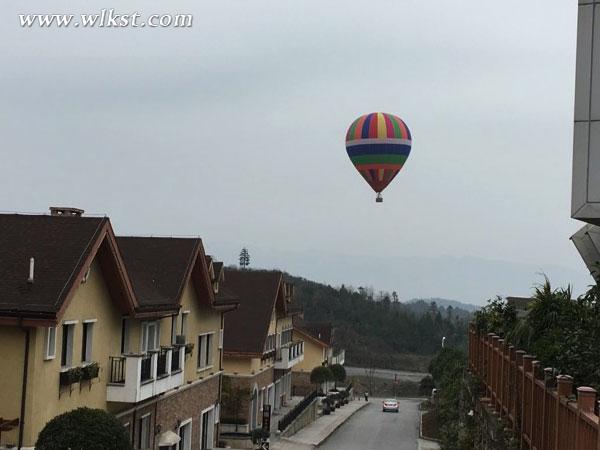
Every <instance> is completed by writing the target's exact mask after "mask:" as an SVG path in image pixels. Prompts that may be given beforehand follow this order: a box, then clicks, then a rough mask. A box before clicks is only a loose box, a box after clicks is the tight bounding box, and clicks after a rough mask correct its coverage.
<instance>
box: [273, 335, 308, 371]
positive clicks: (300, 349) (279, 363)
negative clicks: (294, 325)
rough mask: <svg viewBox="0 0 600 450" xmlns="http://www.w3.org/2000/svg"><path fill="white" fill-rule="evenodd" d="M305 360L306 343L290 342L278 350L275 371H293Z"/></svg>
mask: <svg viewBox="0 0 600 450" xmlns="http://www.w3.org/2000/svg"><path fill="white" fill-rule="evenodd" d="M303 360H304V342H303V341H297V342H288V343H287V344H284V345H282V346H281V348H279V349H278V351H277V355H276V358H275V369H291V368H292V367H293V366H295V365H296V364H298V363H299V362H300V361H303Z"/></svg>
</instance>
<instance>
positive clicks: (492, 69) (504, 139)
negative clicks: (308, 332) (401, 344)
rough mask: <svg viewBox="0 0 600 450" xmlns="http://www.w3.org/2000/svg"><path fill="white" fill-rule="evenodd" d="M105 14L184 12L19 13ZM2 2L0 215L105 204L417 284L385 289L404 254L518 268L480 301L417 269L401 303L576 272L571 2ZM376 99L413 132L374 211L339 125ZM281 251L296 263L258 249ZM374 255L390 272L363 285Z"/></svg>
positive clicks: (128, 219) (119, 220) (154, 228)
mask: <svg viewBox="0 0 600 450" xmlns="http://www.w3.org/2000/svg"><path fill="white" fill-rule="evenodd" d="M36 5H38V6H36ZM102 8H116V12H120V13H131V12H136V11H138V12H140V13H141V14H142V16H144V15H149V14H167V13H171V14H172V13H191V14H193V15H194V22H193V27H192V28H187V29H173V28H169V29H149V28H144V29H141V28H138V29H131V28H129V29H106V28H104V29H83V28H77V29H75V28H71V29H24V28H21V27H20V26H19V21H18V14H24V13H72V14H81V13H97V12H99V11H100V10H101V9H102ZM2 9H3V11H2V14H1V15H0V136H1V141H0V142H1V144H0V153H1V156H2V159H1V164H0V177H1V179H2V186H3V189H2V190H1V191H0V209H2V210H6V211H40V212H42V211H46V209H47V207H48V206H49V205H51V204H52V205H54V204H61V205H73V206H78V207H81V208H83V209H85V210H86V211H88V212H94V213H105V214H107V215H109V216H110V217H111V219H112V221H113V225H114V227H115V228H116V230H117V232H119V233H121V234H156V235H201V236H202V237H203V238H204V240H205V245H206V247H207V248H208V249H209V250H211V251H212V252H216V253H217V256H218V257H220V258H221V259H224V260H225V261H226V262H233V261H234V260H235V258H236V254H235V253H236V252H237V249H238V248H239V247H241V246H242V245H247V246H248V247H249V248H250V249H251V254H252V253H253V251H254V253H255V255H256V258H255V261H254V262H255V264H256V265H260V266H265V267H273V266H278V267H280V268H283V269H288V270H289V271H291V272H297V271H300V272H302V273H299V275H305V276H311V277H314V278H318V279H321V280H326V281H330V282H332V283H339V282H347V283H352V284H354V285H361V284H364V283H379V284H380V285H379V286H375V288H376V289H377V288H382V289H393V288H396V289H397V290H398V291H399V292H400V293H401V294H402V292H404V291H402V289H403V287H402V286H397V284H398V283H400V284H404V285H408V284H410V280H407V281H401V282H400V281H398V280H399V279H400V278H397V277H401V274H400V272H403V271H404V269H403V268H402V267H403V266H400V265H399V266H398V268H397V269H396V268H395V267H394V266H393V264H394V262H393V261H395V259H397V258H403V259H404V260H406V259H407V258H408V260H410V258H420V261H421V260H422V259H423V258H426V259H427V258H431V259H432V260H435V259H436V258H448V257H450V258H467V259H468V258H470V259H472V260H473V261H476V260H480V259H483V260H498V261H502V262H504V263H506V264H513V265H515V267H517V266H518V267H522V265H525V266H527V267H530V268H531V271H532V276H531V277H530V278H531V283H530V284H528V285H523V284H524V283H523V282H522V281H521V280H519V281H518V283H519V284H518V286H517V285H516V284H515V283H516V281H515V280H514V279H512V278H510V277H508V278H507V279H506V280H501V279H499V278H502V277H498V279H497V283H492V285H490V283H489V282H485V283H487V284H485V283H484V285H482V286H479V288H481V289H483V290H482V291H481V292H482V293H481V294H480V293H479V291H478V292H477V295H473V292H472V291H470V290H469V289H470V288H469V286H468V285H467V283H466V282H465V285H464V288H462V290H461V289H454V290H452V291H451V292H445V291H444V286H443V285H439V284H436V283H437V282H438V281H437V280H436V278H437V277H436V275H435V274H434V273H431V278H430V281H429V282H424V283H423V285H422V286H423V287H422V289H421V288H415V286H406V287H405V289H406V291H405V292H410V294H408V293H406V295H411V296H412V295H422V296H429V295H440V296H443V295H446V296H452V297H461V298H470V299H471V300H473V301H477V299H478V298H479V297H478V296H479V295H485V294H484V293H487V292H489V295H493V294H494V293H499V292H502V293H511V292H513V293H514V290H515V289H516V290H519V289H521V292H519V293H521V294H527V292H528V290H529V289H530V288H531V285H532V284H533V283H534V282H536V281H539V280H538V279H536V278H535V276H534V275H533V274H534V273H535V272H536V271H539V272H546V271H547V270H549V269H547V268H548V267H551V266H553V267H554V266H559V267H561V268H563V269H564V270H565V272H563V275H557V278H558V280H557V281H558V282H559V283H563V282H572V283H575V284H576V285H578V286H579V287H580V288H583V287H584V285H585V283H587V282H588V281H589V280H591V279H588V278H587V275H586V270H585V268H584V266H583V263H582V262H581V261H580V258H579V256H578V255H577V253H576V251H575V249H574V247H573V246H572V244H571V243H570V241H569V240H568V238H569V236H570V235H571V234H572V233H573V232H575V231H576V230H577V229H578V227H579V226H580V224H579V223H577V222H575V221H573V220H571V219H570V218H569V216H570V195H571V194H570V193H571V180H570V177H571V147H572V117H573V91H574V64H575V32H576V13H577V11H576V9H577V5H576V2H574V1H564V0H543V1H542V0H531V1H527V2H524V1H523V0H509V1H503V2H483V3H482V2H481V1H475V0H460V1H459V0H434V1H423V0H390V1H377V0H369V1H341V0H328V1H322V0H320V1H316V0H314V1H313V0H302V1H297V0H295V1H291V0H290V1H287V0H272V1H262V0H251V1H242V0H237V1H230V0H219V1H213V2H205V1H198V0H193V1H187V0H169V1H152V0H145V1H124V0H120V1H118V2H117V1H111V0H103V1H98V0H86V1H85V2H75V1H64V0H45V1H44V2H41V1H37V2H26V3H24V2H20V1H16V0H5V1H3V2H2ZM372 111H385V112H390V113H393V114H396V115H398V116H400V117H402V118H403V119H404V120H405V122H406V123H407V124H408V126H409V127H410V129H411V131H412V135H413V151H412V153H411V156H410V158H409V160H408V162H407V164H406V165H405V167H404V169H403V171H402V172H401V173H400V175H399V176H398V177H397V178H396V179H395V180H394V182H393V183H392V185H390V187H388V189H387V190H386V191H385V192H384V203H383V204H376V203H375V202H374V197H375V195H374V193H373V192H372V191H371V189H370V187H369V186H368V185H367V184H366V182H365V181H364V180H363V179H362V178H361V177H360V176H359V174H358V173H357V172H356V171H355V169H354V168H353V166H352V165H351V163H350V161H349V160H348V157H347V155H346V152H345V148H344V135H345V132H346V129H347V127H348V125H349V124H350V123H351V122H352V121H353V120H354V119H355V118H356V117H358V116H359V115H361V114H364V113H368V112H372ZM218 253H221V254H218ZM284 254H286V255H292V254H293V255H296V256H294V257H291V256H290V260H289V263H288V264H286V262H285V261H284V260H282V259H281V258H279V259H277V257H276V256H273V255H280V256H281V255H284ZM268 255H271V256H272V257H273V260H269V256H268ZM345 257H348V258H351V257H353V258H360V260H361V261H363V262H364V274H361V271H360V270H359V271H353V272H348V273H345V272H344V270H343V269H344V267H343V264H340V265H339V266H338V267H329V269H327V270H328V271H327V272H323V271H322V272H319V273H316V272H314V270H313V271H312V272H311V270H310V262H311V261H315V260H321V259H323V260H327V259H328V258H334V259H335V260H337V261H343V259H344V258H345ZM382 258H383V260H385V261H388V262H389V264H391V266H390V267H386V268H385V269H386V271H387V272H389V275H386V276H385V277H383V278H381V277H379V278H376V277H373V276H372V274H371V273H370V272H369V271H377V270H378V269H376V268H375V266H374V262H375V261H378V262H381V261H382ZM361 270H363V269H361ZM424 271H426V268H425V269H424ZM550 272H551V271H550ZM564 273H569V274H573V275H572V276H573V277H574V278H577V279H566V277H565V276H564ZM467 275H468V276H473V274H472V273H470V274H467ZM569 276H570V275H569ZM476 278H477V277H476ZM492 278H493V277H492ZM503 283H505V284H504V285H503ZM519 286H520V287H519ZM509 290H513V291H511V292H507V291H509ZM413 292H414V294H413ZM475 297H477V298H475Z"/></svg>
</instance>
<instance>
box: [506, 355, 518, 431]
mask: <svg viewBox="0 0 600 450" xmlns="http://www.w3.org/2000/svg"><path fill="white" fill-rule="evenodd" d="M508 354H509V357H508V360H509V366H508V389H507V391H508V415H509V417H512V423H511V425H512V429H513V430H514V428H515V420H516V415H515V397H516V396H515V389H516V378H517V371H516V367H517V364H516V353H515V346H514V345H511V346H509V347H508Z"/></svg>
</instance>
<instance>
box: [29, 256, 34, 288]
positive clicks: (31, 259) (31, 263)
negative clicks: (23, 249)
mask: <svg viewBox="0 0 600 450" xmlns="http://www.w3.org/2000/svg"><path fill="white" fill-rule="evenodd" d="M34 266H35V260H34V259H33V258H29V278H27V282H28V283H33V270H34V268H35V267H34Z"/></svg>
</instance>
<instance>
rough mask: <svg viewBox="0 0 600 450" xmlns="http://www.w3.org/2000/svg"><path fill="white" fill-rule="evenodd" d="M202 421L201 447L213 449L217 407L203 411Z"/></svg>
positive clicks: (203, 449)
mask: <svg viewBox="0 0 600 450" xmlns="http://www.w3.org/2000/svg"><path fill="white" fill-rule="evenodd" d="M200 423H201V424H200V433H201V435H200V448H201V449H202V450H205V449H212V448H213V445H214V441H215V437H214V436H215V408H210V409H207V410H204V411H202V413H201V414H200Z"/></svg>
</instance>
